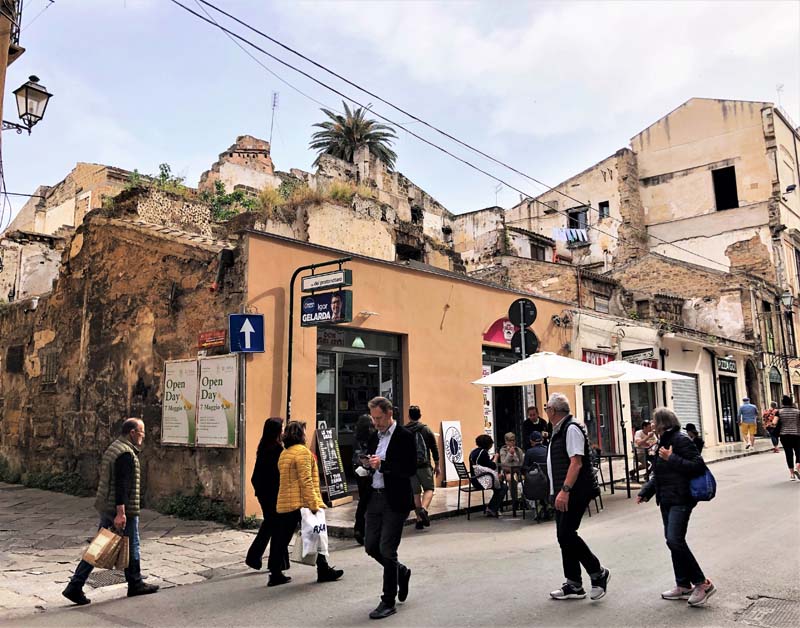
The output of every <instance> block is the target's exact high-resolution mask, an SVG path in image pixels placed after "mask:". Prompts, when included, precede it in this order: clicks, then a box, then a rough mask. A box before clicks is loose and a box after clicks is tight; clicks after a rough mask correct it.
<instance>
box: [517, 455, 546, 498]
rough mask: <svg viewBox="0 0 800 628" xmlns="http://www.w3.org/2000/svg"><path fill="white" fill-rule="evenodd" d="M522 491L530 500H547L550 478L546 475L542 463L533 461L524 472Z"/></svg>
mask: <svg viewBox="0 0 800 628" xmlns="http://www.w3.org/2000/svg"><path fill="white" fill-rule="evenodd" d="M522 493H523V494H524V495H525V498H526V499H530V500H531V501H547V499H548V498H549V497H550V478H548V477H547V471H546V469H545V467H544V465H541V464H539V463H538V462H537V463H534V465H533V467H531V469H530V470H529V471H528V472H527V473H526V474H525V483H524V484H523V488H522Z"/></svg>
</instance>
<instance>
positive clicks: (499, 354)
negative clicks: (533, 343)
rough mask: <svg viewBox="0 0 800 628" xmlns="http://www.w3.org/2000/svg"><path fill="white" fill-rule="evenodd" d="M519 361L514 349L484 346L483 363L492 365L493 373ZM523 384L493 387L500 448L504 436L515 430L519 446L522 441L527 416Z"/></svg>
mask: <svg viewBox="0 0 800 628" xmlns="http://www.w3.org/2000/svg"><path fill="white" fill-rule="evenodd" d="M517 361H519V358H517V357H516V355H514V352H513V351H508V350H504V349H494V348H491V347H484V348H483V364H484V365H487V366H490V367H491V369H492V373H494V372H495V371H499V370H500V369H504V368H505V367H507V366H510V365H512V364H514V363H515V362H517ZM522 390H523V388H522V387H521V386H508V387H506V386H503V387H498V388H492V411H493V414H494V441H495V443H496V447H497V448H498V449H499V448H500V447H502V446H503V437H504V436H505V434H507V433H508V432H513V433H514V434H515V435H516V438H517V446H520V447H523V449H524V446H523V445H520V443H521V442H522V421H523V419H524V417H525V402H524V400H523V398H522Z"/></svg>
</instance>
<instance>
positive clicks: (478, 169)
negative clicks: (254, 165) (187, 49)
mask: <svg viewBox="0 0 800 628" xmlns="http://www.w3.org/2000/svg"><path fill="white" fill-rule="evenodd" d="M170 2H172V3H173V4H175V5H177V6H179V7H181V8H182V9H184V10H185V11H187V12H188V13H191V14H192V15H194V16H195V17H197V18H198V19H200V20H202V21H204V22H206V23H208V24H211V25H212V26H214V27H216V28H218V29H220V30H221V31H223V32H225V33H227V34H228V35H229V36H231V37H234V38H236V39H238V40H239V41H241V42H244V43H245V44H247V45H248V46H250V47H252V48H254V49H255V50H258V51H259V52H261V53H262V54H264V55H266V56H268V57H269V58H271V59H273V60H275V61H277V62H278V63H280V64H281V65H284V66H285V67H287V68H289V69H291V70H293V71H295V72H297V73H298V74H301V75H302V76H305V77H306V78H308V79H309V80H311V81H313V82H314V83H316V84H318V85H320V86H322V87H324V88H325V89H327V90H329V91H331V92H333V93H334V94H337V95H338V96H340V97H341V98H344V99H345V100H348V101H350V102H352V103H353V104H355V105H357V106H359V107H362V108H365V109H369V110H370V111H371V112H372V113H373V114H374V115H376V116H377V117H378V118H380V119H382V120H384V121H385V122H388V123H389V124H393V125H396V126H401V127H403V128H405V127H404V125H402V124H400V123H398V122H396V121H394V120H392V119H390V118H388V117H386V116H384V115H382V114H380V113H379V112H377V111H375V110H374V109H372V108H371V106H369V105H364V104H362V103H361V102H359V101H358V100H356V99H355V98H353V97H351V96H348V95H347V94H345V93H343V92H342V91H341V90H339V89H337V88H336V87H333V86H331V85H328V84H327V83H325V82H324V81H322V80H320V79H318V78H316V77H315V76H313V75H311V74H309V73H308V72H306V71H305V70H302V69H300V68H298V67H296V66H294V65H292V64H291V63H289V62H288V61H285V60H284V59H281V58H280V57H277V56H276V55H274V54H272V53H270V52H268V51H266V50H265V49H264V48H262V47H260V46H258V45H257V44H255V43H253V42H252V41H250V40H249V39H247V38H246V37H243V36H242V35H240V34H238V33H236V32H234V31H232V30H230V29H228V28H227V27H225V26H223V25H221V24H219V23H218V22H216V21H214V20H213V18H210V17H204V16H203V15H201V14H199V13H197V12H196V11H194V10H192V9H191V8H189V7H187V6H186V5H184V4H182V3H181V2H179V1H178V0H170ZM195 2H202V4H204V5H206V6H209V7H211V8H213V9H214V10H216V11H218V12H220V13H222V14H223V15H226V16H227V17H229V18H230V19H233V20H234V21H236V22H237V23H239V24H241V25H243V26H245V27H246V28H248V29H250V30H252V31H253V32H255V33H257V34H259V35H262V36H263V37H265V38H266V39H268V40H269V41H273V42H275V43H276V44H277V45H279V46H281V47H283V48H285V49H286V50H289V51H290V52H292V53H293V54H296V55H297V56H299V57H301V58H303V59H304V60H306V61H308V62H309V63H312V64H313V65H315V66H316V67H319V68H321V69H323V70H324V71H326V72H328V73H329V74H331V75H333V76H335V77H337V78H339V79H340V80H343V81H345V82H346V83H348V84H349V85H352V86H353V87H355V88H356V89H358V90H359V91H362V92H364V93H366V94H369V95H371V96H374V97H375V98H376V99H378V100H380V101H381V102H383V103H385V104H387V105H389V106H390V107H392V108H394V109H396V110H397V111H399V112H402V113H404V115H407V116H409V117H411V118H412V119H413V120H414V121H416V122H420V123H422V124H424V125H425V126H427V127H429V128H431V129H432V130H434V131H436V132H438V133H440V134H442V135H444V136H445V137H448V138H450V139H452V140H453V141H455V142H457V143H458V144H460V145H462V146H464V147H466V148H468V149H469V150H472V151H473V152H476V153H477V154H479V155H481V156H484V157H485V158H487V159H489V160H491V161H493V162H495V163H497V164H499V165H502V166H503V167H505V168H507V169H509V170H511V171H513V172H515V173H518V174H520V175H521V176H523V177H525V178H527V179H529V180H531V181H533V182H535V183H537V184H539V185H542V186H544V187H545V188H547V191H548V192H556V193H557V194H559V195H561V196H563V197H565V198H568V199H570V200H572V201H573V202H575V203H577V204H578V205H579V206H580V207H582V208H586V209H590V210H592V211H595V212H597V213H598V215H599V214H600V210H599V209H598V208H595V207H592V206H591V204H588V203H585V202H584V201H581V200H578V199H576V198H574V197H572V196H570V195H569V194H566V193H565V192H562V191H561V190H558V189H557V188H553V187H551V186H547V184H545V183H543V182H541V181H539V180H538V179H536V178H534V177H531V176H530V175H527V174H525V173H523V172H521V171H520V170H518V169H516V168H514V167H512V166H509V165H508V164H505V163H504V162H502V161H500V160H498V159H496V158H494V157H492V156H490V155H487V154H486V153H484V152H483V151H480V150H479V149H477V148H474V147H473V146H471V145H470V144H468V143H466V142H463V141H461V140H459V139H458V138H455V137H454V136H452V135H450V134H448V133H446V132H444V131H441V130H440V129H438V128H437V127H435V126H434V125H431V124H429V123H428V122H426V121H424V120H422V119H421V118H419V117H417V116H414V115H413V114H411V113H408V112H406V111H405V110H404V109H402V108H400V107H397V106H396V105H393V104H392V103H391V102H389V101H387V100H385V99H383V98H381V97H380V96H377V95H376V94H373V93H372V92H370V91H368V90H366V89H364V88H362V87H360V86H358V85H357V84H355V83H353V82H352V81H349V80H348V79H346V78H344V77H341V76H340V75H339V74H337V73H335V72H333V71H332V70H328V69H327V68H325V67H324V66H323V65H321V64H319V63H317V62H316V61H313V60H312V59H310V58H308V57H306V56H304V55H302V54H301V53H299V52H296V51H294V50H293V49H292V48H290V47H288V46H286V45H285V44H282V43H281V42H279V41H278V40H276V39H274V38H273V37H270V36H269V35H266V34H265V33H262V32H261V31H259V30H258V29H255V28H254V27H252V26H250V25H249V24H247V23H246V22H244V21H242V20H240V19H238V18H236V17H235V16H233V15H231V14H229V13H227V12H226V11H223V10H222V9H219V8H218V7H216V6H215V5H213V4H212V3H210V2H207V0H195ZM405 130H406V132H407V133H408V134H409V135H411V136H413V137H415V138H416V139H418V140H420V141H421V142H423V143H425V144H427V145H429V146H431V147H432V148H435V149H437V150H439V151H441V152H442V153H444V154H445V155H447V156H449V157H451V158H453V159H455V160H457V161H459V162H461V163H463V164H464V165H466V166H468V167H469V168H472V169H473V170H475V171H476V172H480V173H481V174H483V175H485V176H487V177H489V178H491V179H494V180H495V181H497V182H499V183H502V184H503V185H505V186H506V187H508V188H509V189H512V190H514V191H516V192H519V193H520V194H522V195H523V196H524V197H525V198H528V199H530V200H531V201H533V202H535V203H539V204H540V205H543V206H544V207H547V208H548V209H551V210H552V211H554V213H558V214H561V215H563V216H565V217H567V218H570V215H569V213H568V212H566V211H564V210H558V209H555V210H553V208H552V207H550V206H549V205H547V204H546V203H544V202H543V201H540V200H537V199H536V198H534V195H533V194H531V193H529V192H527V191H525V190H521V189H520V188H518V187H517V186H515V185H512V184H511V183H509V182H508V181H506V180H504V179H502V178H500V177H499V176H497V175H495V174H492V173H491V172H488V171H487V170H484V169H483V168H481V167H479V166H477V165H475V164H473V163H472V162H470V161H467V160H466V159H464V158H463V157H460V156H459V155H456V154H454V153H452V152H451V151H449V150H448V149H446V148H444V147H442V146H440V145H438V144H436V143H434V142H432V141H431V140H429V139H427V138H425V137H423V136H421V135H419V134H417V133H415V132H413V131H411V130H409V129H407V128H405ZM611 218H612V219H613V220H615V221H616V222H618V223H621V224H622V223H623V221H621V220H620V219H618V218H614V217H611ZM513 222H517V221H513ZM519 222H522V221H519ZM629 228H630V229H631V231H634V232H638V233H640V234H642V235H645V236H647V237H648V238H652V239H653V240H655V241H658V242H661V243H663V244H666V245H668V246H671V247H673V248H675V249H677V250H679V251H682V252H684V253H688V254H690V255H692V256H693V257H695V258H698V259H703V260H705V261H707V262H710V263H712V264H715V265H717V266H720V267H722V268H724V269H725V271H726V272H730V273H737V272H741V271H736V270H734V269H730V268H729V267H728V266H727V265H726V264H724V263H723V262H719V261H717V260H715V259H712V258H710V257H706V256H704V255H701V254H700V253H697V252H695V251H692V250H690V249H686V248H683V247H681V246H679V245H677V244H675V243H674V242H670V241H668V240H664V239H663V238H659V237H658V236H654V235H652V234H649V233H648V232H647V230H646V229H640V228H636V227H629ZM586 229H587V230H594V231H595V232H597V233H600V234H602V235H605V236H607V237H609V238H612V239H613V240H616V241H624V238H621V237H620V236H617V235H615V234H612V233H609V232H607V231H604V230H603V229H600V228H598V227H597V226H594V225H587V226H586Z"/></svg>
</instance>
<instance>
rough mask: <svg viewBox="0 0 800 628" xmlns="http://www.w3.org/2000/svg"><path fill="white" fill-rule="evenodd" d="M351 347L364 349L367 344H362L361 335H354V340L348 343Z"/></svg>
mask: <svg viewBox="0 0 800 628" xmlns="http://www.w3.org/2000/svg"><path fill="white" fill-rule="evenodd" d="M350 346H351V347H353V349H366V348H367V345H365V344H364V341H363V340H362V338H361V336H356V337H355V340H353V344H351V345H350Z"/></svg>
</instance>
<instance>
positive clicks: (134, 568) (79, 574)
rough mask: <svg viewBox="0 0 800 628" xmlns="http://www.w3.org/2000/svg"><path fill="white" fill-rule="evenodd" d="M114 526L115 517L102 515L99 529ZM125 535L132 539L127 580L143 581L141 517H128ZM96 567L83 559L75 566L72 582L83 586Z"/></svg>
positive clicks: (130, 582)
mask: <svg viewBox="0 0 800 628" xmlns="http://www.w3.org/2000/svg"><path fill="white" fill-rule="evenodd" d="M113 527H114V517H109V516H108V515H100V524H99V525H98V530H99V529H100V528H113ZM125 536H127V537H128V539H129V541H130V559H129V561H128V568H127V569H126V570H125V580H127V582H128V584H135V583H138V582H141V581H142V572H141V570H140V568H139V560H140V555H139V517H138V516H137V517H128V521H127V523H126V524H125ZM93 569H94V567H93V566H92V565H90V564H89V563H87V562H86V561H85V560H81V562H79V563H78V566H77V567H76V568H75V573H74V574H73V575H72V578H70V580H69V581H70V584H76V585H78V586H81V587H82V586H83V585H84V584H86V580H87V578H88V577H89V574H90V573H92V570H93Z"/></svg>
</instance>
